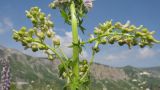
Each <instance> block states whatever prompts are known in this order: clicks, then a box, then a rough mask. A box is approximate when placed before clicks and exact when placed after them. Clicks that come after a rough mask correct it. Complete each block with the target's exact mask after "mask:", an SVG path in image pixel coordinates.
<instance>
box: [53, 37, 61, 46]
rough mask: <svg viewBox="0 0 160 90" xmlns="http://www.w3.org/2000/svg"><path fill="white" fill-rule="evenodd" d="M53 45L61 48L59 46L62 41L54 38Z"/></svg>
mask: <svg viewBox="0 0 160 90" xmlns="http://www.w3.org/2000/svg"><path fill="white" fill-rule="evenodd" d="M53 43H54V45H57V46H59V45H60V39H58V38H56V37H54V38H53Z"/></svg>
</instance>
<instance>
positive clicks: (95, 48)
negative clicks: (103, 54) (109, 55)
mask: <svg viewBox="0 0 160 90" xmlns="http://www.w3.org/2000/svg"><path fill="white" fill-rule="evenodd" d="M92 50H93V51H95V52H96V53H98V52H99V51H100V49H99V47H92Z"/></svg>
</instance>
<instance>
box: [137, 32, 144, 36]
mask: <svg viewBox="0 0 160 90" xmlns="http://www.w3.org/2000/svg"><path fill="white" fill-rule="evenodd" d="M143 35H144V34H143V33H141V32H136V36H143Z"/></svg>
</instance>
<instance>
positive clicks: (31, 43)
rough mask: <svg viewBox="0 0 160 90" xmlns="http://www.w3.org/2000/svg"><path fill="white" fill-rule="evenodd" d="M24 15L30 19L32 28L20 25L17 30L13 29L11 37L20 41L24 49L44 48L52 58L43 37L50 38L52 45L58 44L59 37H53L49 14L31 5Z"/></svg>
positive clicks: (52, 25) (34, 50) (35, 49)
mask: <svg viewBox="0 0 160 90" xmlns="http://www.w3.org/2000/svg"><path fill="white" fill-rule="evenodd" d="M26 16H27V17H28V18H29V19H30V20H31V22H32V24H33V28H30V29H28V30H27V28H26V27H22V28H21V29H20V30H19V31H14V34H13V39H15V40H16V41H19V42H21V43H22V45H23V46H24V47H25V49H28V48H31V49H32V51H33V52H36V51H38V50H45V52H47V54H48V57H49V59H52V58H53V57H52V55H51V54H50V53H48V52H49V51H48V49H49V48H48V47H47V45H46V44H45V39H46V38H48V39H52V42H53V45H54V46H59V45H60V39H59V38H57V37H55V32H54V31H53V30H52V29H53V27H54V24H53V22H52V21H51V20H50V15H48V16H46V15H45V14H44V13H43V12H41V10H40V9H39V8H38V7H32V8H31V9H30V10H29V11H26Z"/></svg>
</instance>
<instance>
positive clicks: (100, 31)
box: [94, 28, 103, 35]
mask: <svg viewBox="0 0 160 90" xmlns="http://www.w3.org/2000/svg"><path fill="white" fill-rule="evenodd" d="M102 33H103V32H102V30H100V29H99V28H95V30H94V34H96V35H98V34H102Z"/></svg>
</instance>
